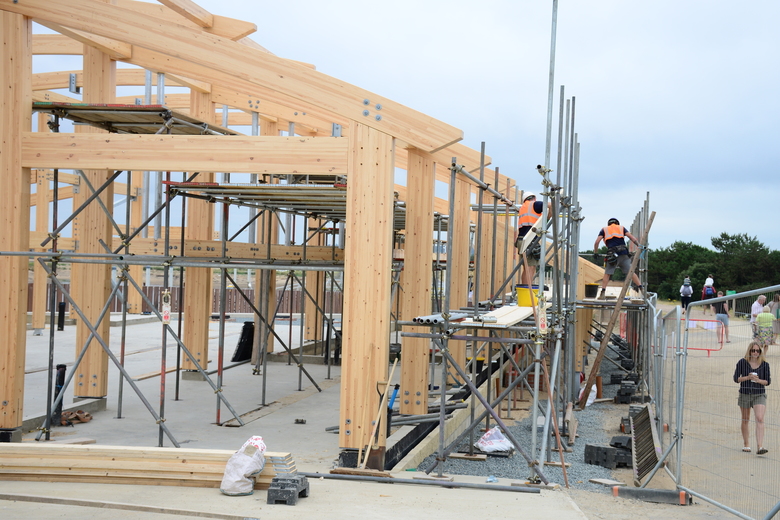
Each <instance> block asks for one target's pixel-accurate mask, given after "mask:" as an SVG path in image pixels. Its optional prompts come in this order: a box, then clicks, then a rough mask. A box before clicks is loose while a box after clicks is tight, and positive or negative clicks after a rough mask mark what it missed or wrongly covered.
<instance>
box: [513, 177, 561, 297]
mask: <svg viewBox="0 0 780 520" xmlns="http://www.w3.org/2000/svg"><path fill="white" fill-rule="evenodd" d="M543 210H544V203H543V202H542V201H539V200H536V194H534V193H531V192H530V191H527V192H525V193H524V194H523V204H522V205H521V206H520V211H519V213H518V218H517V239H516V240H515V247H517V251H518V253H520V254H522V253H523V239H524V238H525V236H526V235H527V234H528V232H529V231H530V230H531V228H532V227H533V225H534V224H536V221H537V220H539V217H541V216H542V211H543ZM547 214H548V215H550V214H552V211H551V209H550V204H549V203H548V204H547ZM525 253H526V261H527V262H528V269H526V268H525V266H523V274H522V275H521V280H522V281H523V284H524V285H527V286H528V287H531V285H532V282H533V279H534V276H536V266H537V265H539V257H540V255H541V247H540V245H539V241H538V240H534V241H533V242H532V245H530V246H528V248H527V249H525ZM521 262H522V259H521Z"/></svg>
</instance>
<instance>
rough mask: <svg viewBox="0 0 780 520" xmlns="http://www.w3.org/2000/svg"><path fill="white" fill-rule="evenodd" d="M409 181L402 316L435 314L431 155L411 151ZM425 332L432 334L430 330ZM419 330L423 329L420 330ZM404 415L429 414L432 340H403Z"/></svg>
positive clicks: (408, 318) (433, 178) (401, 391)
mask: <svg viewBox="0 0 780 520" xmlns="http://www.w3.org/2000/svg"><path fill="white" fill-rule="evenodd" d="M407 168H408V170H407V172H408V173H407V176H406V181H407V184H408V190H407V200H406V243H405V245H404V275H403V289H404V291H403V293H399V297H401V298H403V303H402V308H403V310H402V314H401V315H402V316H403V320H404V321H411V320H412V318H414V317H415V316H427V315H429V314H431V273H432V269H433V256H432V249H431V244H433V197H434V180H435V170H434V169H435V164H434V162H433V160H432V159H431V157H430V155H429V154H427V153H424V152H420V151H418V150H416V149H411V150H409V160H408V164H407ZM424 329H425V330H424V332H428V331H430V328H429V327H425V328H424ZM418 330H419V329H418ZM401 341H402V347H401V388H400V397H401V399H400V412H401V413H402V414H406V415H421V414H426V413H428V356H429V352H430V340H428V339H426V338H402V339H401Z"/></svg>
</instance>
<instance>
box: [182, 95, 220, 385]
mask: <svg viewBox="0 0 780 520" xmlns="http://www.w3.org/2000/svg"><path fill="white" fill-rule="evenodd" d="M190 114H191V115H192V116H193V117H196V118H198V119H202V120H203V121H205V122H207V123H213V122H214V121H213V118H214V103H213V102H212V101H211V94H204V93H202V92H198V91H195V90H192V91H191V92H190ZM195 181H196V182H214V174H213V173H211V172H201V173H200V175H198V176H197V177H196V178H195ZM213 231H214V204H210V203H208V202H206V201H205V200H198V199H194V198H188V199H187V225H186V227H185V229H184V239H185V240H211V239H212V238H213V237H212V234H213ZM196 254H197V253H196ZM211 280H212V277H211V269H210V268H207V267H188V268H187V271H186V272H185V277H184V282H185V283H184V301H183V305H184V320H185V321H184V334H183V336H184V337H183V341H184V344H185V345H187V348H188V349H189V351H190V353H191V354H192V356H193V357H194V358H195V359H196V360H197V362H198V364H199V365H200V366H201V368H204V369H205V368H207V367H208V363H209V319H210V316H211V310H212V309H211V286H212V283H211ZM181 366H182V369H184V370H197V368H196V366H195V364H194V363H193V362H192V361H191V360H190V358H189V356H182V363H181Z"/></svg>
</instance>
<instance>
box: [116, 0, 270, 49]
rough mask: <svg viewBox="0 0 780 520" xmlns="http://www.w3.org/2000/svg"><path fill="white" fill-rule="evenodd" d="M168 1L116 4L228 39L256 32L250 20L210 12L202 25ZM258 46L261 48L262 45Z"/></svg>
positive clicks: (127, 0) (121, 0)
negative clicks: (206, 23) (170, 4)
mask: <svg viewBox="0 0 780 520" xmlns="http://www.w3.org/2000/svg"><path fill="white" fill-rule="evenodd" d="M168 2H170V0H168ZM168 2H160V3H161V4H165V5H160V4H156V3H149V2H136V1H134V0H116V5H118V6H119V7H122V8H124V9H130V10H132V11H134V12H137V13H143V14H145V15H147V16H151V17H152V18H158V19H161V20H165V21H166V22H171V23H175V24H179V25H186V26H188V27H192V28H194V29H198V30H202V31H203V32H205V33H209V34H213V35H215V36H221V37H223V38H227V39H228V40H234V41H239V40H243V39H245V38H246V37H247V36H249V35H250V34H253V33H255V32H257V25H255V24H254V23H252V22H246V21H244V20H238V19H236V18H228V17H226V16H218V15H215V14H210V13H209V17H210V24H209V25H208V26H204V25H202V24H200V23H198V22H196V21H195V20H193V19H192V18H190V17H189V16H182V15H181V13H179V12H178V11H176V10H175V9H173V8H172V6H168ZM176 3H177V4H181V5H182V6H183V2H182V1H181V0H177V1H176ZM196 7H198V6H196ZM250 41H251V40H250ZM258 47H259V46H258ZM260 48H261V49H262V47H260ZM263 50H264V49H263ZM266 52H268V51H266Z"/></svg>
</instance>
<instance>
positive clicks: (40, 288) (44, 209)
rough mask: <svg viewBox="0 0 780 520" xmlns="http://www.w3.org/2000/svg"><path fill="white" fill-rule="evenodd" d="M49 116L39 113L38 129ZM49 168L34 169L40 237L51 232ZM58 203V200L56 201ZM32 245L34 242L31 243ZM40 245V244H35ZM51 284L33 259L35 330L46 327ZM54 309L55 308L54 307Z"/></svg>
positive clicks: (41, 267) (47, 127) (46, 127)
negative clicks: (48, 292)
mask: <svg viewBox="0 0 780 520" xmlns="http://www.w3.org/2000/svg"><path fill="white" fill-rule="evenodd" d="M48 121H49V116H48V115H47V114H44V113H42V112H39V113H38V131H39V132H48V131H49V126H48V125H47V124H46V123H47V122H48ZM48 174H49V172H48V170H33V175H35V177H36V178H35V179H31V180H35V181H36V186H35V231H36V232H37V234H38V235H39V236H40V237H44V236H46V234H47V233H48V232H49V199H50V198H51V197H52V190H51V189H50V187H49V186H50V185H51V182H50V181H49V179H48ZM54 203H55V204H56V203H57V201H54ZM30 245H32V244H30ZM35 245H36V246H37V245H40V244H35ZM35 250H36V251H50V250H51V249H50V248H39V247H36V248H35ZM48 284H49V277H48V275H47V274H46V270H45V269H44V268H43V266H41V264H40V263H39V262H38V260H37V259H36V260H33V308H32V328H33V329H34V330H43V328H44V327H46V306H47V305H48V303H49V302H48V298H47V297H46V288H47V287H48ZM52 311H54V309H52Z"/></svg>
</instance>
